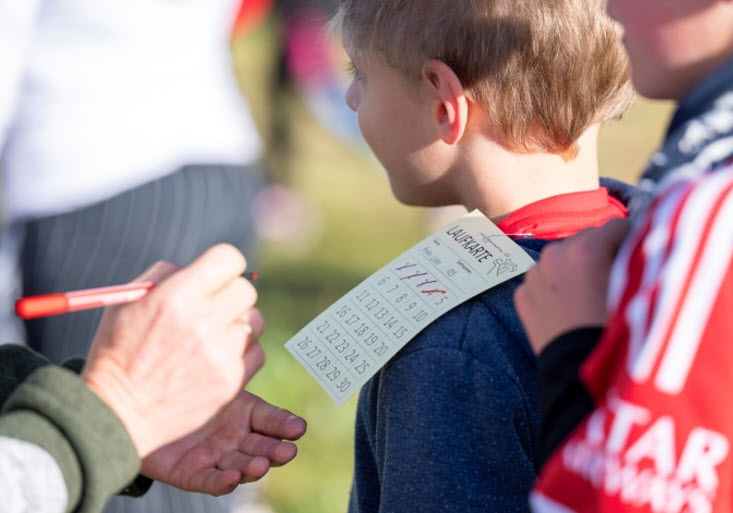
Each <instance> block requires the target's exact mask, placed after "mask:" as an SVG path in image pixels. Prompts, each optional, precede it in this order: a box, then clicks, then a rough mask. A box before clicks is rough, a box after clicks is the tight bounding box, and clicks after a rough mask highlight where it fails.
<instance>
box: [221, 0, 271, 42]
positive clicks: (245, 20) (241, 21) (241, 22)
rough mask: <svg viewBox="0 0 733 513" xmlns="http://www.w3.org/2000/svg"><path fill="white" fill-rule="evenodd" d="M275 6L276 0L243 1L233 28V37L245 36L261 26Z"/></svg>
mask: <svg viewBox="0 0 733 513" xmlns="http://www.w3.org/2000/svg"><path fill="white" fill-rule="evenodd" d="M274 5H275V0H243V2H242V4H241V5H240V6H239V13H237V18H236V20H235V21H234V25H233V27H232V37H233V38H234V37H239V36H243V35H245V34H246V33H248V32H250V31H251V30H253V29H254V28H256V27H257V26H259V25H260V23H262V21H263V20H264V19H265V18H267V15H268V14H270V11H272V8H273V7H274Z"/></svg>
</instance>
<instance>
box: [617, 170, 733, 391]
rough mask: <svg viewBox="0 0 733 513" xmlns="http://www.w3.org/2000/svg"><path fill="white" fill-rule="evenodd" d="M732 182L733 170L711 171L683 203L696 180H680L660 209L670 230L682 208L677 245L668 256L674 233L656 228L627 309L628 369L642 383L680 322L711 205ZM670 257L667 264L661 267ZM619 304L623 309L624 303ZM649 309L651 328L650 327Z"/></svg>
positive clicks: (658, 215) (658, 217)
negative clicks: (678, 317)
mask: <svg viewBox="0 0 733 513" xmlns="http://www.w3.org/2000/svg"><path fill="white" fill-rule="evenodd" d="M730 180H731V177H730V175H729V173H714V174H712V175H709V176H708V177H706V178H705V179H704V180H701V181H700V182H697V183H696V184H695V186H694V188H693V189H692V193H691V194H690V196H689V197H687V198H686V199H685V200H684V201H682V200H683V198H685V193H686V191H688V190H690V187H691V186H692V183H690V182H688V183H686V184H680V185H681V186H678V187H677V190H673V191H669V193H668V195H667V197H666V198H665V199H664V200H663V201H662V203H661V204H659V205H658V206H657V208H656V209H655V212H654V214H653V215H654V219H653V226H654V227H657V226H662V227H663V228H662V230H666V231H668V230H669V229H670V228H671V225H672V222H673V220H674V218H675V215H676V214H677V213H678V212H679V211H680V209H681V210H682V212H681V215H680V223H679V226H678V227H677V229H676V231H675V233H674V234H671V236H672V237H673V241H672V242H673V244H674V247H673V248H672V251H671V254H669V255H668V256H666V255H665V253H666V249H667V244H664V243H663V242H664V241H665V240H667V241H668V240H669V236H670V234H669V233H664V231H662V232H659V233H656V228H655V229H653V230H652V232H650V234H649V236H650V237H652V238H653V240H652V242H651V243H647V242H646V241H645V243H644V257H645V260H644V264H643V265H644V270H643V278H642V282H641V284H640V285H639V287H638V289H637V292H636V293H635V294H634V295H633V297H632V299H631V300H630V302H629V304H628V305H627V306H626V308H625V311H626V321H627V324H628V328H629V359H628V361H627V370H628V372H629V375H630V376H631V377H632V379H634V380H635V381H637V382H644V381H646V380H647V379H649V377H650V375H651V372H652V370H653V368H654V366H655V364H656V362H657V361H658V357H659V355H660V353H661V351H662V349H663V346H664V343H665V341H667V340H668V339H667V337H668V334H669V331H670V328H671V327H672V326H673V325H674V323H675V322H676V319H675V316H676V313H677V308H678V305H679V303H680V301H681V299H682V295H683V292H684V291H683V289H684V286H685V284H686V282H687V279H688V277H689V276H691V275H692V273H693V272H694V271H695V269H696V260H695V256H696V254H697V252H698V250H699V248H700V246H701V245H702V244H703V243H704V242H705V241H703V240H702V238H703V227H704V226H705V225H706V223H707V221H709V218H710V216H711V209H712V208H713V207H714V205H715V204H716V200H718V199H719V197H720V193H721V191H722V190H723V188H724V187H725V186H726V185H727V184H728V183H729V182H730ZM655 239H656V240H655ZM665 259H666V265H665V266H664V268H660V265H661V263H662V262H663V261H665ZM626 264H627V265H628V262H626ZM625 268H626V269H628V267H625ZM627 286H628V284H627ZM654 287H658V295H657V298H656V301H655V303H654V304H652V303H651V301H652V299H653V296H652V293H653V291H654ZM619 307H620V308H624V307H623V305H619ZM650 310H651V313H652V315H651V326H649V325H648V320H649V319H650V316H649V312H650Z"/></svg>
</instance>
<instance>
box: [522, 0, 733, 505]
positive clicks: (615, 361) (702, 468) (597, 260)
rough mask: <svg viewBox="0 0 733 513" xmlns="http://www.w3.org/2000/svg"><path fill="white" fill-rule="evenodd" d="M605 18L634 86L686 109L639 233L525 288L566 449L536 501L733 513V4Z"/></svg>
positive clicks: (555, 424)
mask: <svg viewBox="0 0 733 513" xmlns="http://www.w3.org/2000/svg"><path fill="white" fill-rule="evenodd" d="M608 12H609V14H611V15H612V16H613V17H614V18H616V19H618V20H619V21H620V22H621V23H622V24H623V26H624V29H625V34H624V44H625V45H626V47H627V49H628V52H629V57H630V60H631V64H632V80H633V83H634V86H635V87H636V88H637V90H638V91H639V92H640V93H641V94H642V95H644V96H648V97H650V98H657V99H669V100H675V101H678V102H679V104H678V108H677V111H676V112H675V115H674V117H673V118H672V122H671V123H670V126H669V129H668V132H667V136H666V138H665V141H664V143H663V145H662V147H661V148H660V150H659V151H658V152H657V153H656V154H655V155H654V157H653V158H652V161H651V163H650V164H649V166H648V168H647V170H646V171H645V172H644V177H643V180H642V186H644V187H645V188H651V187H652V185H653V186H654V187H655V190H654V200H653V201H652V203H651V204H650V205H649V207H648V208H646V209H645V210H644V211H643V212H642V213H640V215H639V216H638V219H637V222H635V223H633V226H632V228H631V232H630V233H628V234H627V230H626V228H627V227H626V226H624V225H623V224H619V223H610V224H609V225H608V226H604V227H603V228H601V229H598V230H589V231H588V232H586V233H584V234H582V235H581V236H579V237H576V238H573V239H571V240H568V241H565V242H563V243H561V244H558V245H554V246H553V247H551V248H548V250H547V251H546V252H545V253H544V254H543V255H542V259H541V261H540V264H539V265H538V266H537V267H536V268H535V269H533V270H532V271H530V273H529V274H527V277H526V281H525V284H524V285H523V286H522V287H521V288H520V289H518V291H517V295H516V304H517V310H518V312H519V313H520V315H521V318H522V321H523V322H524V325H525V327H526V329H527V334H528V336H529V338H530V340H531V342H532V346H533V348H534V349H535V350H536V351H537V352H540V351H542V354H541V355H540V358H539V362H540V383H541V386H542V389H545V390H553V391H554V392H553V393H552V394H547V395H546V397H543V399H545V400H543V412H544V419H543V440H544V442H545V443H544V447H543V450H544V451H549V450H551V449H553V448H554V447H556V446H559V447H560V448H559V449H558V450H557V451H556V452H555V453H554V455H553V456H552V458H551V459H550V460H549V461H548V463H547V465H546V466H545V467H544V468H543V471H542V475H541V477H540V479H539V481H538V483H537V486H536V489H535V492H534V494H533V506H534V510H535V511H536V512H538V513H555V512H558V511H562V512H566V513H575V512H577V513H581V512H582V513H593V512H601V511H602V512H609V513H632V512H633V513H648V512H655V513H656V512H659V513H697V512H704V513H728V512H730V511H731V510H733V500H732V498H733V493H732V492H733V460H732V459H731V455H730V447H731V440H732V439H733V415H731V410H730V408H729V407H727V405H728V404H729V402H730V399H729V396H728V393H729V390H730V388H731V385H732V384H733V380H732V378H733V372H732V370H733V369H732V368H731V367H732V366H731V362H733V350H732V346H731V344H730V340H731V338H732V337H733V323H731V311H733V243H731V241H732V240H733V239H731V229H730V225H731V220H733V1H731V0H685V1H684V2H682V1H679V2H676V1H669V0H645V1H643V2H639V1H638V0H609V1H608ZM619 246H620V249H619ZM617 251H618V254H617V255H616V252H617ZM614 257H615V260H614ZM611 266H613V267H611ZM609 271H610V281H609ZM607 288H608V295H607V296H606V294H599V292H601V293H602V292H604V291H605V290H606V289H607ZM606 298H607V300H606ZM599 299H600V301H599ZM604 325H605V330H604ZM581 363H582V367H581V369H580V373H578V366H579V365H581Z"/></svg>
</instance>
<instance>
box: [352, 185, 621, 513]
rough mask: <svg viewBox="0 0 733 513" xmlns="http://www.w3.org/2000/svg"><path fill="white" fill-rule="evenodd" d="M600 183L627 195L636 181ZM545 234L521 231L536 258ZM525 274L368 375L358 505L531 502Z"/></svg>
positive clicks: (365, 508) (403, 507) (465, 512)
mask: <svg viewBox="0 0 733 513" xmlns="http://www.w3.org/2000/svg"><path fill="white" fill-rule="evenodd" d="M603 185H605V186H606V187H607V188H608V189H609V190H610V192H611V194H612V195H615V196H616V197H620V196H623V197H622V200H623V203H624V204H625V203H627V202H628V197H629V195H630V193H631V191H632V190H633V189H632V188H631V187H629V186H625V185H621V184H620V183H619V182H608V181H606V182H604V183H603ZM565 214H567V212H561V213H560V217H562V216H563V215H565ZM593 215H594V214H589V216H590V217H592V216H593ZM543 216H544V217H545V218H547V219H550V218H554V216H553V212H544V213H543ZM581 218H582V215H581ZM530 221H531V220H530ZM576 221H577V220H576ZM563 222H565V221H563ZM530 224H531V223H530ZM589 224H590V223H589ZM589 224H586V225H585V226H588V225H589ZM576 225H577V226H576V227H577V229H579V228H581V227H582V226H581V225H582V222H581V225H578V223H577V222H576ZM540 228H541V227H540ZM547 242H548V241H547V240H545V239H540V238H535V239H519V240H517V243H518V244H519V245H520V246H522V247H523V248H524V249H525V250H526V251H527V253H528V254H529V255H530V256H532V257H533V258H535V259H536V258H538V257H539V252H540V251H541V250H542V248H543V247H544V246H545V244H546V243H547ZM519 283H521V277H520V278H515V279H513V280H510V281H508V282H505V283H504V284H502V285H499V286H498V287H495V288H493V289H491V290H489V291H486V292H484V293H483V294H480V295H478V296H476V297H475V298H473V299H471V300H469V301H467V302H466V303H464V304H462V305H460V306H458V307H456V308H455V309H453V310H451V311H450V312H448V313H446V314H445V315H443V316H442V317H440V318H439V319H437V320H436V321H435V322H434V323H432V324H431V325H430V326H428V327H427V328H426V329H425V330H423V331H422V332H421V333H420V334H419V335H418V336H417V337H416V338H415V339H414V340H412V341H411V342H410V343H409V344H408V345H407V346H405V348H404V349H403V350H402V351H400V352H399V353H398V354H397V355H395V357H394V358H393V359H392V360H391V361H390V362H389V363H388V364H387V365H386V366H385V367H384V368H383V369H382V370H381V371H380V372H378V373H377V374H376V375H375V376H374V378H372V379H371V380H370V381H369V382H368V383H367V384H366V385H365V386H364V388H363V389H362V391H361V395H360V397H359V404H358V410H357V419H356V430H355V469H354V481H353V485H352V491H351V499H350V504H349V511H350V512H351V513H368V512H380V513H393V512H394V513H408V512H420V513H430V512H441V513H444V512H449V511H455V512H460V513H470V512H481V513H486V512H500V513H511V512H526V511H528V510H529V507H528V503H527V496H528V494H529V491H530V488H531V486H532V483H533V481H534V479H535V476H536V473H537V470H538V468H537V464H538V461H539V460H538V447H537V444H536V434H537V433H538V430H539V422H540V416H539V406H538V400H537V389H536V388H537V385H536V371H537V369H536V363H535V357H534V354H533V352H532V349H531V347H530V345H529V342H528V340H527V338H526V336H525V334H524V331H523V329H522V326H521V324H520V322H519V319H518V318H517V315H516V313H515V311H514V305H513V294H514V290H515V289H516V287H517V286H518V285H519Z"/></svg>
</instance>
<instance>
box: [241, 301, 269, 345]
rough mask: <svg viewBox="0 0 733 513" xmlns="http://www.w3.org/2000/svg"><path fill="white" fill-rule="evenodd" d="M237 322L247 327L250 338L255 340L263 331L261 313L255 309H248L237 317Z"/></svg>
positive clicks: (263, 322) (263, 324) (263, 325)
mask: <svg viewBox="0 0 733 513" xmlns="http://www.w3.org/2000/svg"><path fill="white" fill-rule="evenodd" d="M237 322H238V323H239V324H241V325H247V326H249V330H251V331H250V338H251V339H252V340H257V339H259V338H260V337H261V336H262V333H263V332H264V331H265V320H264V318H263V317H262V313H261V312H260V311H259V310H258V309H257V308H250V309H249V310H247V311H245V312H244V313H242V314H240V315H239V316H238V317H237Z"/></svg>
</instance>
